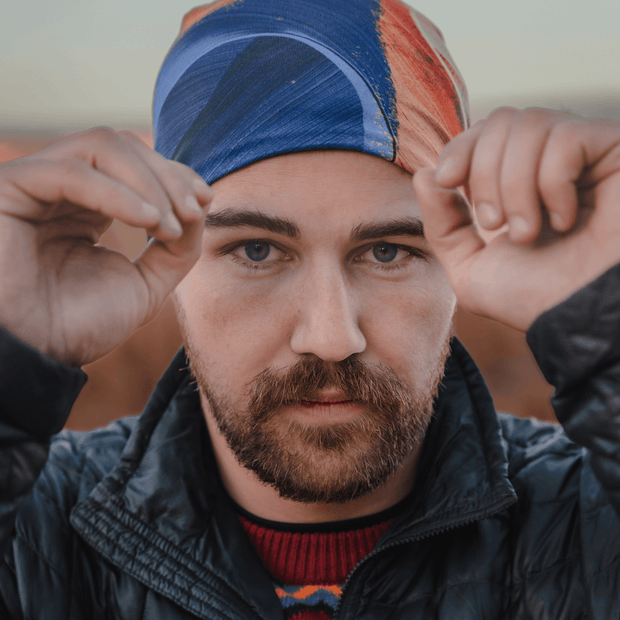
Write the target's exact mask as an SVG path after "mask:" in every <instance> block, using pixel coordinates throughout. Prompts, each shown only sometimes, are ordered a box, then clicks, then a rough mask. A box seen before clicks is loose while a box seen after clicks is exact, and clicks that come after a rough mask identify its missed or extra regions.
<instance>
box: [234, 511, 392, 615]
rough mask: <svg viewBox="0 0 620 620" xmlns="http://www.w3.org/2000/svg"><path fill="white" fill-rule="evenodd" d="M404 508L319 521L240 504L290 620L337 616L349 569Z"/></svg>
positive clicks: (243, 519) (244, 523)
mask: <svg viewBox="0 0 620 620" xmlns="http://www.w3.org/2000/svg"><path fill="white" fill-rule="evenodd" d="M399 507H400V504H397V505H396V506H393V507H392V508H390V509H389V510H386V511H383V512H381V513H378V514H376V515H371V516H368V517H361V518H358V519H351V520H348V521H337V522H333V523H318V524H315V523H312V524H292V523H279V522H275V521H267V520H265V519H260V518H258V517H256V516H254V515H251V514H250V513H248V512H246V511H245V510H243V509H242V508H241V507H239V506H237V507H236V508H237V511H238V514H239V520H240V521H241V525H242V526H243V528H244V529H245V531H246V532H247V534H248V535H249V537H250V540H251V541H252V543H253V544H254V547H255V548H256V551H257V552H258V555H259V556H260V558H261V559H262V561H263V564H264V565H265V566H266V568H267V570H269V572H270V573H271V575H272V578H273V584H274V588H275V591H276V594H277V595H278V598H279V599H280V602H281V604H282V608H283V610H284V615H285V617H286V618H287V620H331V618H332V617H333V615H334V612H335V611H336V608H337V606H338V601H339V599H340V595H341V594H342V589H343V587H344V584H345V582H346V581H347V577H348V575H349V573H350V572H351V571H352V570H353V569H354V568H355V566H356V565H357V564H358V563H359V562H360V560H362V558H364V557H365V556H366V555H368V554H369V553H370V552H371V551H372V550H373V549H374V547H375V545H376V544H377V542H378V540H379V539H380V538H381V536H382V535H383V534H384V533H385V531H386V530H387V529H388V527H389V525H390V523H391V522H392V519H393V518H394V515H395V514H396V513H397V512H398V509H399Z"/></svg>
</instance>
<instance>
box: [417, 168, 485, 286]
mask: <svg viewBox="0 0 620 620" xmlns="http://www.w3.org/2000/svg"><path fill="white" fill-rule="evenodd" d="M413 185H414V190H415V193H416V196H417V199H418V203H419V205H420V210H421V211H422V219H423V221H424V236H425V238H426V239H427V241H428V242H429V244H430V246H431V248H432V249H433V251H434V252H435V254H436V256H437V258H438V260H439V261H440V262H441V264H442V265H443V267H444V269H445V271H446V273H447V274H448V278H449V280H450V282H451V284H452V287H453V288H454V290H455V292H456V293H457V297H458V296H459V291H465V290H466V289H467V284H468V283H467V281H466V280H467V278H468V276H467V273H468V269H469V265H470V264H471V262H472V261H473V260H474V259H475V257H476V255H477V254H478V252H480V251H481V250H483V249H484V247H485V245H486V244H485V242H484V241H483V239H482V238H481V237H480V235H479V234H478V232H477V230H476V226H475V224H474V221H473V219H472V215H471V210H470V208H469V205H468V203H467V201H466V200H465V197H464V196H463V195H462V194H461V193H460V192H459V191H458V190H453V189H446V188H444V187H442V186H440V185H439V184H438V183H437V181H436V179H435V176H434V171H433V169H432V168H422V169H420V170H418V171H417V172H416V174H415V176H414V179H413ZM461 294H462V295H463V294H464V293H461Z"/></svg>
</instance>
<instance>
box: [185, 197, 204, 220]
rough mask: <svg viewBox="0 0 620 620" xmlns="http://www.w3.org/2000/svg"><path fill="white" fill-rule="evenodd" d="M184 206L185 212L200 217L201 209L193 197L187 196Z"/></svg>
mask: <svg viewBox="0 0 620 620" xmlns="http://www.w3.org/2000/svg"><path fill="white" fill-rule="evenodd" d="M185 206H186V207H187V210H188V211H191V212H192V213H193V214H194V215H198V216H200V217H202V209H201V208H200V205H199V204H198V201H197V200H196V199H195V198H194V197H193V196H188V197H187V198H186V199H185Z"/></svg>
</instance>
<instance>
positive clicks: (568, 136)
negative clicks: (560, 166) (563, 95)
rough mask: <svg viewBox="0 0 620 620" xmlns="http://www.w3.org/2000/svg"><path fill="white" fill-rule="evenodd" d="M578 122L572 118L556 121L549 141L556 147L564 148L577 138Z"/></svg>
mask: <svg viewBox="0 0 620 620" xmlns="http://www.w3.org/2000/svg"><path fill="white" fill-rule="evenodd" d="M577 125H578V124H577V123H575V122H572V121H570V120H567V121H564V122H558V123H556V124H555V125H554V126H553V127H552V129H551V133H550V134H549V143H550V145H551V146H553V147H555V148H561V149H564V148H566V147H568V146H570V145H571V144H573V143H574V142H575V140H576V138H577V131H578V126H577Z"/></svg>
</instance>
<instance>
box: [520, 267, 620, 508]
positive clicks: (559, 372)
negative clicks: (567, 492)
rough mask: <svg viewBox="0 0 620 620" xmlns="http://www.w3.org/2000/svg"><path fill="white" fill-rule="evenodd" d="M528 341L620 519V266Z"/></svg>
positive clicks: (560, 413)
mask: <svg viewBox="0 0 620 620" xmlns="http://www.w3.org/2000/svg"><path fill="white" fill-rule="evenodd" d="M527 342H528V344H529V346H530V348H531V349H532V352H533V353H534V356H535V357H536V360H537V362H538V364H539V366H540V368H541V370H542V372H543V374H544V376H545V378H546V379H547V381H549V383H551V384H552V385H553V386H554V387H555V392H554V395H553V398H552V401H551V402H552V405H553V407H554V409H555V412H556V415H557V417H558V420H559V421H560V423H561V424H562V426H563V427H564V430H565V431H566V434H567V435H568V436H569V437H570V438H571V439H572V440H573V441H574V442H576V443H577V444H579V445H581V446H584V447H585V448H587V449H588V450H589V453H590V454H589V457H590V465H591V467H592V470H593V471H594V474H595V475H596V477H597V478H598V480H599V481H600V483H601V484H602V486H603V488H604V489H605V490H606V491H607V493H608V495H609V497H610V499H611V501H612V503H613V505H614V507H615V509H616V512H617V513H618V514H619V515H620V265H616V266H615V267H612V268H611V269H609V270H608V271H607V272H605V273H604V274H603V275H602V276H600V277H599V278H598V279H596V280H595V281H594V282H592V283H590V284H589V285H588V286H586V287H585V288H583V289H581V290H580V291H578V292H577V293H575V294H574V295H572V296H571V297H570V298H569V299H567V300H566V301H564V302H563V303H561V304H560V305H558V306H556V307H555V308H552V309H551V310H549V311H548V312H545V313H544V314H542V315H541V316H540V317H539V318H538V319H537V320H536V321H535V322H534V323H533V325H532V326H531V328H530V330H529V331H528V334H527Z"/></svg>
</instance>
